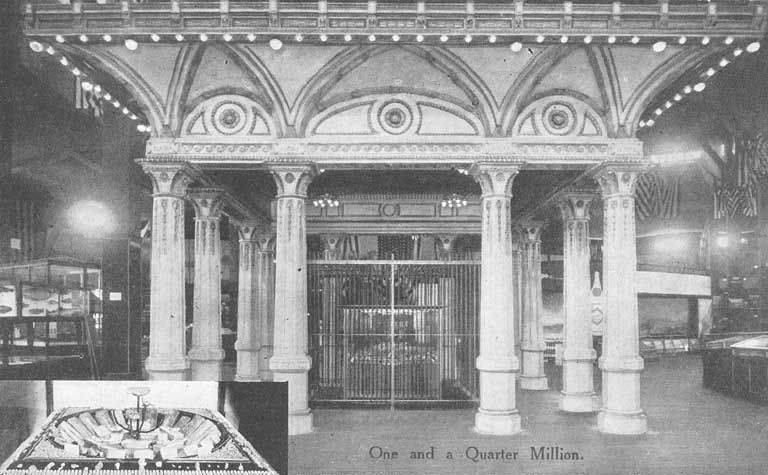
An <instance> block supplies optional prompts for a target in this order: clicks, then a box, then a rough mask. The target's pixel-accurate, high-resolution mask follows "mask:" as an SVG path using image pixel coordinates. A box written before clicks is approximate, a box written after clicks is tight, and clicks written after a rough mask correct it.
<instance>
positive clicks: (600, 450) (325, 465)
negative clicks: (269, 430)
mask: <svg viewBox="0 0 768 475" xmlns="http://www.w3.org/2000/svg"><path fill="white" fill-rule="evenodd" d="M553 379H554V380H555V385H558V386H559V383H558V382H557V375H556V374H553ZM642 395H643V405H644V408H645V410H646V412H647V414H648V425H649V428H650V432H649V433H648V434H645V435H643V436H609V435H604V434H601V433H599V432H597V430H596V421H595V416H594V415H569V414H564V413H561V412H558V410H557V403H558V396H559V393H558V392H557V391H555V390H549V391H544V392H529V391H518V407H519V409H520V412H521V414H522V417H523V429H524V430H523V432H522V433H521V434H518V435H515V436H511V437H491V436H481V435H478V434H475V433H474V432H473V431H472V423H473V415H474V412H473V411H472V410H469V409H460V410H445V409H443V410H400V411H395V412H390V411H389V410H351V409H348V410H338V409H317V410H315V411H314V413H315V427H316V430H315V432H314V433H312V434H308V435H302V436H296V437H293V438H292V439H291V441H290V454H289V470H290V473H292V474H374V473H381V474H384V473H386V474H453V473H457V474H458V473H462V474H465V473H467V474H470V473H471V474H474V473H484V474H485V473H494V474H526V475H534V474H536V475H538V474H568V475H572V474H589V475H597V474H605V475H623V474H632V475H645V474H653V475H666V474H669V475H673V474H674V475H677V474H696V475H699V474H702V475H704V474H707V475H726V474H727V475H735V474H739V475H740V474H766V473H768V407H766V406H759V405H756V404H753V403H750V402H747V401H742V400H738V399H734V398H731V397H728V396H725V395H722V394H718V393H716V392H713V391H709V390H706V389H704V388H703V387H702V385H701V360H700V358H699V357H698V356H697V355H677V356H665V357H663V358H661V359H659V360H656V361H649V362H647V363H646V370H645V372H644V373H643V377H642ZM377 447H378V448H377ZM431 447H434V451H432V450H431ZM531 447H535V450H536V451H537V453H538V451H539V450H540V447H560V448H561V453H563V452H567V453H574V452H576V453H578V455H579V456H580V457H582V458H581V459H577V460H532V459H531ZM379 448H380V449H379ZM502 450H503V451H504V452H503V453H500V452H501V451H502ZM411 451H421V452H423V453H425V454H431V453H433V454H434V459H431V458H422V459H411V458H410V455H411V454H410V452H411ZM449 451H450V452H451V453H452V455H453V459H447V452H449ZM515 451H517V452H518V456H517V460H515V459H514V458H513V457H514V456H513V455H512V454H513V452H515ZM385 452H386V453H389V454H390V456H391V457H392V458H385V457H386V456H385V455H384V453H385ZM394 452H397V453H398V455H397V458H394V456H393V455H392V454H393V453H394ZM489 452H491V456H493V458H490V457H484V456H483V455H481V454H488V453H489ZM505 454H508V455H505ZM372 455H373V456H378V457H377V458H375V457H373V456H372ZM504 457H509V458H508V459H504ZM483 458H485V459H483ZM553 458H557V456H555V457H553ZM572 458H578V457H575V456H574V457H572Z"/></svg>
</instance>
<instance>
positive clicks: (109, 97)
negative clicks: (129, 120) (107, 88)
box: [104, 92, 112, 101]
mask: <svg viewBox="0 0 768 475" xmlns="http://www.w3.org/2000/svg"><path fill="white" fill-rule="evenodd" d="M104 100H105V101H111V100H112V94H110V93H108V92H105V93H104Z"/></svg>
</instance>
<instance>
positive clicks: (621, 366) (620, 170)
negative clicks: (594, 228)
mask: <svg viewBox="0 0 768 475" xmlns="http://www.w3.org/2000/svg"><path fill="white" fill-rule="evenodd" d="M639 171H640V170H638V169H637V168H635V167H632V166H631V165H616V166H604V167H603V168H602V169H601V170H599V171H598V172H597V174H596V178H597V180H598V183H599V184H600V188H601V191H602V196H603V276H604V277H603V291H604V294H605V307H604V309H605V323H604V326H603V354H602V356H601V358H600V368H601V369H602V372H603V387H602V396H603V398H602V400H603V401H602V407H601V408H600V413H599V415H598V419H597V424H598V430H600V431H601V432H607V433H613V434H642V433H644V432H646V431H647V425H646V420H645V414H644V413H643V410H642V409H641V407H640V373H641V372H642V370H643V359H642V358H641V357H640V353H639V327H638V314H637V293H636V290H635V275H636V271H637V255H636V248H635V196H634V193H635V185H636V183H637V178H638V175H639Z"/></svg>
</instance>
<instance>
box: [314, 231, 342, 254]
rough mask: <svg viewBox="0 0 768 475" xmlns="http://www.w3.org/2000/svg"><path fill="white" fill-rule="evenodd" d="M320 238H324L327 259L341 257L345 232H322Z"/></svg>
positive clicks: (324, 251) (324, 252) (324, 250)
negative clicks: (341, 246) (340, 247)
mask: <svg viewBox="0 0 768 475" xmlns="http://www.w3.org/2000/svg"><path fill="white" fill-rule="evenodd" d="M320 239H322V240H323V255H324V256H325V259H326V260H334V259H338V257H339V246H340V245H341V243H342V241H343V240H344V234H341V233H333V234H321V235H320Z"/></svg>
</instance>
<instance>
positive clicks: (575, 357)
mask: <svg viewBox="0 0 768 475" xmlns="http://www.w3.org/2000/svg"><path fill="white" fill-rule="evenodd" d="M594 197H595V196H594V194H593V193H589V192H578V191H573V192H568V193H566V194H565V195H564V196H563V198H562V199H561V200H560V203H559V207H560V212H561V214H562V217H563V313H564V314H565V327H564V334H565V342H564V345H563V390H562V393H561V394H562V397H561V399H560V409H561V410H563V411H566V412H594V411H596V410H597V409H598V407H599V401H598V398H597V396H596V395H595V391H594V387H593V382H592V377H593V373H592V371H593V364H594V361H595V357H596V353H595V350H594V348H593V347H592V321H591V317H592V296H591V293H590V275H589V207H590V204H591V203H592V200H593V199H594Z"/></svg>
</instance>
